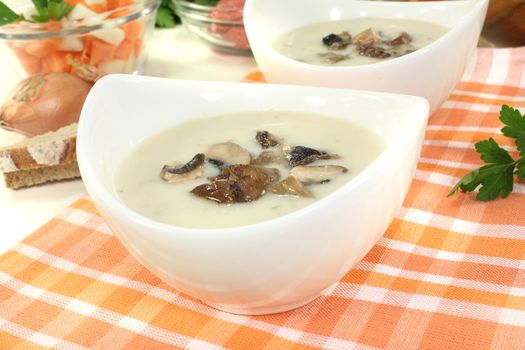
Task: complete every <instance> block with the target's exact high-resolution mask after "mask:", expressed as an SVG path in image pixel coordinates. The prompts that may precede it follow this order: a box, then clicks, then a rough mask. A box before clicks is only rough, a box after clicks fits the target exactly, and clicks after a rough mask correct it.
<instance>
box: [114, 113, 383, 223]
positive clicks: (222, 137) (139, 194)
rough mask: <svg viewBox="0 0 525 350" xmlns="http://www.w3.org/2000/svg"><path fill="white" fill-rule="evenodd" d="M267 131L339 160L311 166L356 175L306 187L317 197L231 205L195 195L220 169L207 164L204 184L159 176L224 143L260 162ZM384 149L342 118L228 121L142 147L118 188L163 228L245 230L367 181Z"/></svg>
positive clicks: (198, 123) (177, 130)
mask: <svg viewBox="0 0 525 350" xmlns="http://www.w3.org/2000/svg"><path fill="white" fill-rule="evenodd" d="M261 130H265V131H268V132H269V133H271V135H274V136H277V137H278V138H279V140H280V142H281V145H282V144H286V145H288V146H287V147H288V148H289V145H302V146H307V147H309V148H314V149H317V150H323V151H326V152H327V154H337V156H336V157H334V158H333V159H324V160H323V159H321V160H316V161H314V162H312V163H310V164H307V166H319V165H334V166H335V167H339V168H342V167H344V168H345V169H348V171H345V172H344V173H341V174H338V175H337V176H335V177H334V178H332V179H331V180H329V181H323V183H319V184H308V185H305V187H306V188H307V191H308V192H310V194H311V195H310V196H306V197H302V196H293V195H278V194H274V193H272V192H271V191H268V190H267V191H265V193H264V195H262V196H261V197H259V198H258V199H257V200H253V201H251V202H244V203H229V204H224V203H217V202H215V201H213V200H208V199H205V198H201V197H198V196H196V195H194V194H192V193H191V191H192V190H193V189H194V188H196V187H197V186H204V185H203V184H206V183H209V182H210V181H211V179H213V177H214V176H217V175H218V174H219V172H220V171H219V170H218V168H217V165H216V164H214V162H210V161H206V162H204V165H203V167H202V168H203V169H202V174H201V175H200V176H199V177H198V178H196V179H191V180H186V181H181V182H176V183H168V182H166V181H164V180H163V179H161V176H160V175H159V172H161V169H163V167H164V165H169V164H179V165H180V164H185V163H186V162H188V161H189V160H190V159H192V158H193V157H194V156H195V155H196V154H197V153H200V152H202V153H206V152H207V150H209V149H210V145H213V144H223V143H224V142H235V143H236V144H237V145H239V146H241V147H243V148H244V149H246V150H248V152H249V154H251V158H252V162H253V159H255V158H256V157H257V155H259V154H261V152H262V151H263V150H264V149H263V148H262V146H261V144H260V143H258V142H257V141H256V138H255V136H256V132H257V131H261ZM281 145H278V146H274V147H281ZM270 148H271V147H270ZM270 148H267V149H266V150H268V149H270ZM383 148H384V146H383V144H382V142H381V141H380V139H379V137H378V136H377V135H375V134H374V133H372V132H370V131H368V130H366V129H364V128H361V127H358V126H357V125H354V124H352V123H349V122H346V121H343V120H340V119H336V118H331V117H326V116H321V115H316V114H305V113H294V112H287V111H259V112H246V113H235V114H227V115H220V116H214V117H210V118H205V119H200V120H195V121H191V122H187V123H184V124H181V125H178V126H176V127H174V128H172V129H170V130H167V131H164V132H162V133H160V134H158V135H155V136H154V137H152V138H150V139H148V140H146V141H145V142H143V143H142V144H140V145H138V146H137V147H136V148H135V149H134V150H132V152H131V153H130V155H129V156H128V157H127V158H126V159H125V160H124V161H123V163H122V164H121V165H120V166H119V168H118V171H117V176H116V183H115V186H116V189H117V191H118V194H119V196H120V198H121V200H122V201H123V202H124V203H125V204H126V205H127V206H129V207H130V208H131V209H133V210H135V211H137V212H138V213H140V214H142V215H144V216H146V217H148V218H151V219H154V220H157V221H160V222H163V223H167V224H173V225H177V226H184V227H193V228H224V227H234V226H242V225H247V224H253V223H257V222H260V221H264V220H268V219H272V218H275V217H278V216H281V215H284V214H287V213H290V212H292V211H294V210H297V209H300V208H303V207H305V206H307V205H309V204H311V203H313V202H314V201H316V200H318V199H320V198H322V197H324V196H326V195H328V194H329V193H331V192H333V191H334V190H335V189H337V188H338V187H340V186H342V185H343V184H345V183H346V182H348V181H350V180H351V179H352V178H354V177H355V176H356V175H357V174H359V173H360V172H361V171H362V170H363V169H364V168H365V167H366V166H367V165H368V164H370V163H371V162H372V161H373V160H374V159H375V158H376V157H377V156H378V155H379V154H380V152H381V151H382V150H383ZM283 149H284V148H283ZM206 157H208V155H207V156H206ZM210 159H211V158H210ZM208 160H209V159H208ZM264 167H265V168H276V169H278V170H279V173H280V179H281V180H282V179H284V178H286V177H287V176H288V175H289V173H290V171H291V169H290V166H289V165H288V164H287V163H282V162H274V163H270V164H267V165H264Z"/></svg>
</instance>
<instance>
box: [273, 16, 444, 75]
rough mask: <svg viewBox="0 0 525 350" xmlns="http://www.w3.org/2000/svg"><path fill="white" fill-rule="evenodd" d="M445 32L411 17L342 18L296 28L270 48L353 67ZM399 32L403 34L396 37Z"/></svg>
mask: <svg viewBox="0 0 525 350" xmlns="http://www.w3.org/2000/svg"><path fill="white" fill-rule="evenodd" d="M369 29H371V30H370V31H368V32H367V30H369ZM447 31H448V28H445V27H443V26H440V25H437V24H434V23H429V22H423V21H415V20H404V19H382V18H359V19H345V20H339V21H329V22H322V23H316V24H313V25H308V26H305V27H301V28H296V29H294V30H292V31H290V32H288V33H285V34H283V35H281V36H279V37H278V38H277V39H276V40H275V41H274V42H273V44H272V47H273V48H274V49H275V50H276V51H278V52H280V53H281V54H283V55H285V56H287V57H289V58H292V59H294V60H297V61H300V62H305V63H310V64H317V65H335V66H355V65H363V64H370V63H376V62H381V61H383V60H385V59H392V58H395V57H399V56H403V55H405V54H408V53H410V52H413V51H415V50H417V49H420V48H422V47H424V46H426V45H428V44H430V43H431V42H433V41H434V40H436V39H438V38H439V37H441V36H442V35H443V34H445V33H446V32H447ZM343 33H347V34H348V35H347V34H343ZM361 33H362V35H360V34H361ZM402 33H406V35H403V37H401V38H400V35H402ZM374 39H375V40H374Z"/></svg>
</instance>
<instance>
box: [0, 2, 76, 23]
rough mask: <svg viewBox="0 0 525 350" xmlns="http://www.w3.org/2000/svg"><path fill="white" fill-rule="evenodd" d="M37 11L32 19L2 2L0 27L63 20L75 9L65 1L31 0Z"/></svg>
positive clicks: (0, 4) (0, 5)
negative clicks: (10, 24)
mask: <svg viewBox="0 0 525 350" xmlns="http://www.w3.org/2000/svg"><path fill="white" fill-rule="evenodd" d="M31 1H32V3H33V5H34V6H35V9H36V12H37V13H36V14H35V15H32V16H31V19H28V18H25V17H24V15H22V14H18V13H16V12H15V11H13V10H11V9H10V8H9V7H8V6H7V5H6V4H4V3H3V2H2V1H0V26H2V25H4V24H9V23H15V22H19V21H27V22H41V23H44V22H48V21H50V20H61V19H62V18H63V17H64V16H65V15H67V14H68V13H69V12H70V11H71V10H72V9H73V7H74V5H73V6H72V5H68V4H66V3H65V2H64V0H31Z"/></svg>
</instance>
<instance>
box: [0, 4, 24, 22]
mask: <svg viewBox="0 0 525 350" xmlns="http://www.w3.org/2000/svg"><path fill="white" fill-rule="evenodd" d="M23 20H24V16H22V15H20V14H18V13H16V12H15V11H13V10H11V9H10V8H9V7H8V6H7V5H6V4H4V3H3V2H2V1H0V26H3V25H4V24H9V23H14V22H18V21H23Z"/></svg>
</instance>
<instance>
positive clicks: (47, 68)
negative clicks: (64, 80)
mask: <svg viewBox="0 0 525 350" xmlns="http://www.w3.org/2000/svg"><path fill="white" fill-rule="evenodd" d="M67 55H68V53H67V52H53V53H52V54H51V55H49V56H46V57H44V58H43V59H42V70H43V71H44V72H64V73H69V72H70V71H71V66H70V65H69V63H67V61H66V56H67Z"/></svg>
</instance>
